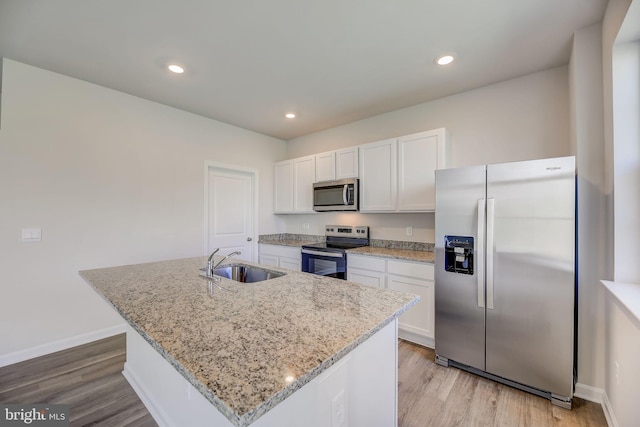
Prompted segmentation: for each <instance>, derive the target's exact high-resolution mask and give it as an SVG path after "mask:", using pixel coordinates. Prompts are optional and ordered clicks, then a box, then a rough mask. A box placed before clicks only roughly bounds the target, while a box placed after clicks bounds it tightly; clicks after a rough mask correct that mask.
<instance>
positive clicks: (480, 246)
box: [476, 199, 486, 308]
mask: <svg viewBox="0 0 640 427" xmlns="http://www.w3.org/2000/svg"><path fill="white" fill-rule="evenodd" d="M485 205H486V200H485V199H480V200H478V233H477V234H476V235H477V236H478V237H477V239H476V271H477V272H478V274H477V276H478V277H477V279H478V307H480V308H484V275H485V274H484V222H485Z"/></svg>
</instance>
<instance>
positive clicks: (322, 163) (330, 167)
mask: <svg viewBox="0 0 640 427" xmlns="http://www.w3.org/2000/svg"><path fill="white" fill-rule="evenodd" d="M334 179H336V152H335V151H329V152H328V153H320V154H316V182H321V181H333V180H334Z"/></svg>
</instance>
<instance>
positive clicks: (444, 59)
mask: <svg viewBox="0 0 640 427" xmlns="http://www.w3.org/2000/svg"><path fill="white" fill-rule="evenodd" d="M454 59H455V58H454V57H453V55H443V56H439V57H437V58H436V64H438V65H448V64H451V63H452V62H453V60H454Z"/></svg>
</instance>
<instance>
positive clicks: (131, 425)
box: [48, 373, 158, 427]
mask: <svg viewBox="0 0 640 427" xmlns="http://www.w3.org/2000/svg"><path fill="white" fill-rule="evenodd" d="M48 403H62V404H66V405H69V414H70V417H69V421H70V425H71V427H80V426H101V427H138V426H140V427H157V425H158V424H157V423H156V422H155V421H154V420H153V418H152V417H151V414H149V411H147V408H146V407H145V406H144V404H143V403H142V401H141V400H140V399H139V398H138V395H137V394H136V393H135V391H134V390H133V388H132V387H131V386H130V385H129V383H128V382H127V380H126V378H125V377H124V376H123V375H122V374H119V373H118V374H113V375H109V376H107V377H103V378H100V379H98V380H95V381H93V382H90V383H87V384H84V385H82V386H80V387H75V388H72V389H70V390H68V391H65V392H64V393H60V394H58V395H57V396H56V397H55V398H53V399H51V400H50V402H48Z"/></svg>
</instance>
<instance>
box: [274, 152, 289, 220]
mask: <svg viewBox="0 0 640 427" xmlns="http://www.w3.org/2000/svg"><path fill="white" fill-rule="evenodd" d="M273 176H274V186H273V196H274V201H273V211H274V213H292V212H293V160H285V161H283V162H278V163H276V164H275V165H274V173H273Z"/></svg>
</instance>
